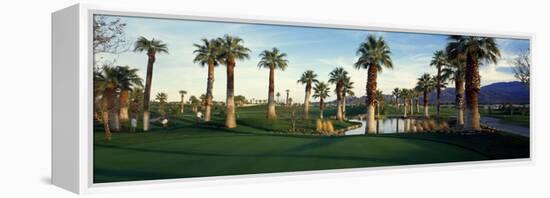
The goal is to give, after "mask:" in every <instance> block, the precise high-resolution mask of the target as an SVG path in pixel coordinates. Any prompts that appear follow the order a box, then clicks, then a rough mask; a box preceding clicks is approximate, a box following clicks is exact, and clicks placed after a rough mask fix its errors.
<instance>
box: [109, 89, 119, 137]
mask: <svg viewBox="0 0 550 198" xmlns="http://www.w3.org/2000/svg"><path fill="white" fill-rule="evenodd" d="M109 100H111V101H112V102H113V105H114V106H113V108H111V109H110V110H109V122H110V123H109V124H110V127H111V131H117V132H118V131H120V118H119V117H118V114H119V111H120V103H119V100H117V98H116V94H115V93H114V92H113V95H112V96H111V98H110V99H109Z"/></svg>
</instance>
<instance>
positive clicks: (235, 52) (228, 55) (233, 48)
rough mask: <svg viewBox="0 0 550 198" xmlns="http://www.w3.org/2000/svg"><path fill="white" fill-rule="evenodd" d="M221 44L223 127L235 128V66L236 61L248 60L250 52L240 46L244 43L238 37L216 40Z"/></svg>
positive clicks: (225, 37)
mask: <svg viewBox="0 0 550 198" xmlns="http://www.w3.org/2000/svg"><path fill="white" fill-rule="evenodd" d="M218 41H219V42H220V44H221V48H220V57H221V59H220V62H221V63H223V64H224V65H225V66H226V68H227V94H226V95H227V97H226V103H225V104H226V105H225V108H226V111H225V112H226V115H225V127H227V128H235V127H237V118H236V116H235V98H234V97H235V65H236V63H237V62H236V61H237V60H244V59H248V58H249V56H248V53H249V52H250V50H249V49H248V48H246V47H244V46H243V45H242V44H243V43H244V41H243V40H242V39H241V38H239V37H234V36H230V35H227V34H226V35H224V37H223V38H218Z"/></svg>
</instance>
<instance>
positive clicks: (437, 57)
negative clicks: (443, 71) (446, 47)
mask: <svg viewBox="0 0 550 198" xmlns="http://www.w3.org/2000/svg"><path fill="white" fill-rule="evenodd" d="M448 64H449V61H448V60H447V54H446V53H445V52H444V51H443V50H437V51H435V52H434V56H433V57H432V61H431V62H430V66H434V67H436V68H441V67H443V66H445V65H448Z"/></svg>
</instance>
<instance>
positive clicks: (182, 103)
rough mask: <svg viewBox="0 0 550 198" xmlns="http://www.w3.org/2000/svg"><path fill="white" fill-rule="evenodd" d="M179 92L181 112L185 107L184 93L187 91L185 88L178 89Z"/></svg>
mask: <svg viewBox="0 0 550 198" xmlns="http://www.w3.org/2000/svg"><path fill="white" fill-rule="evenodd" d="M179 93H180V96H181V100H180V112H181V113H183V108H185V100H184V98H185V94H187V91H185V90H180V91H179Z"/></svg>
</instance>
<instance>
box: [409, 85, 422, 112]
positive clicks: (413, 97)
mask: <svg viewBox="0 0 550 198" xmlns="http://www.w3.org/2000/svg"><path fill="white" fill-rule="evenodd" d="M410 91H411V98H410V104H411V115H413V114H414V111H415V109H416V112H418V109H419V108H418V97H419V95H420V94H419V93H418V90H416V89H415V88H412V89H410ZM415 106H416V108H415Z"/></svg>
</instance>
